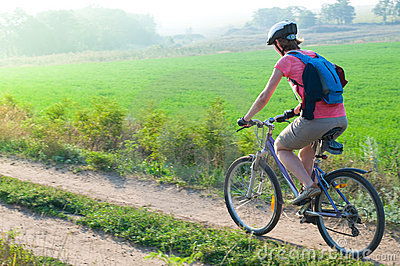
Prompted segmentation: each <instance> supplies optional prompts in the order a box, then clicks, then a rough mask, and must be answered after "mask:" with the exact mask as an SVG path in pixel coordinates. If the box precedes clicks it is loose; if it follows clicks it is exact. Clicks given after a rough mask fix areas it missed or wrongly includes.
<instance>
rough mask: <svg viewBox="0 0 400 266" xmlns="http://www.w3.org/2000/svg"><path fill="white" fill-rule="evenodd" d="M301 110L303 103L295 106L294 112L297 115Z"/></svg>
mask: <svg viewBox="0 0 400 266" xmlns="http://www.w3.org/2000/svg"><path fill="white" fill-rule="evenodd" d="M300 112H301V103H299V104H298V105H297V106H296V107H295V108H294V113H295V114H296V115H298V114H300Z"/></svg>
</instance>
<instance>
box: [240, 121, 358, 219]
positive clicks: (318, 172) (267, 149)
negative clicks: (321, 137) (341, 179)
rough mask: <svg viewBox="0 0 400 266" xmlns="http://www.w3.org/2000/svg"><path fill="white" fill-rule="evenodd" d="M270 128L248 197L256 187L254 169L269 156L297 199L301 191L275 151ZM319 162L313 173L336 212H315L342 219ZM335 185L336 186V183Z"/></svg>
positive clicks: (256, 162) (257, 160)
mask: <svg viewBox="0 0 400 266" xmlns="http://www.w3.org/2000/svg"><path fill="white" fill-rule="evenodd" d="M268 128H269V130H268V133H267V136H266V141H265V145H264V148H263V149H262V150H261V151H258V152H257V154H256V155H255V160H254V161H253V164H252V166H251V169H252V173H251V179H250V184H249V190H248V191H247V195H246V196H248V197H250V196H251V195H250V194H251V191H252V188H253V186H254V169H255V167H256V166H257V164H259V162H260V158H261V157H262V156H263V155H265V154H269V155H271V156H272V158H274V160H275V163H276V164H277V165H278V168H279V170H280V172H281V173H282V175H283V177H284V179H285V181H286V182H287V184H288V185H289V187H290V189H291V190H292V192H293V194H294V196H295V197H297V196H298V195H299V191H298V190H297V188H296V185H295V184H294V182H293V179H292V177H291V176H290V174H289V172H288V171H287V169H286V168H285V166H284V165H283V164H282V163H281V161H280V160H279V158H278V156H277V154H276V152H275V149H274V143H275V140H274V138H273V137H272V131H273V130H274V126H273V125H272V124H271V125H268ZM319 162H320V161H319V159H317V160H316V161H315V163H314V168H313V171H314V172H315V178H317V180H318V183H319V184H320V186H321V189H322V191H323V193H324V194H325V195H326V196H327V198H328V200H329V202H330V204H331V205H332V207H333V209H334V212H332V213H331V212H315V214H316V215H318V216H328V217H335V218H341V217H342V216H343V213H342V212H340V211H339V209H338V208H337V206H336V204H335V202H334V201H333V200H332V198H331V196H330V195H329V193H328V188H329V185H328V184H327V182H326V181H325V179H324V176H325V175H326V173H325V172H324V171H323V170H322V169H321V168H320V167H319V166H318V164H319ZM333 185H334V186H336V184H335V183H334V184H333ZM335 190H336V192H337V193H338V194H339V195H340V197H342V199H343V200H344V201H345V202H346V203H347V204H350V202H349V201H348V200H347V199H346V197H345V196H344V195H343V193H342V192H341V191H340V190H339V189H338V188H336V187H335Z"/></svg>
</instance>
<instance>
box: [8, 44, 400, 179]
mask: <svg viewBox="0 0 400 266" xmlns="http://www.w3.org/2000/svg"><path fill="white" fill-rule="evenodd" d="M310 48H312V49H313V50H315V51H317V52H319V53H321V54H322V55H324V56H325V57H327V59H329V60H331V61H333V62H335V63H337V64H339V65H341V66H342V67H344V69H345V70H346V74H347V78H348V80H349V81H350V83H349V84H348V85H347V87H346V88H345V104H346V109H347V114H348V117H349V128H348V130H347V131H346V133H345V134H344V135H343V136H342V137H341V140H342V141H343V142H344V143H345V145H346V149H347V153H350V154H351V155H352V156H353V155H356V157H357V158H359V159H362V158H363V157H364V156H365V149H363V147H362V145H363V144H364V143H365V142H366V141H367V138H372V139H374V140H375V141H376V143H377V147H378V148H377V152H378V155H379V156H378V157H379V158H380V159H383V160H386V161H388V162H391V161H393V162H396V160H398V159H396V158H398V156H399V148H398V147H399V142H400V134H399V129H398V121H397V110H396V108H395V106H397V105H398V101H399V98H400V96H399V89H398V86H397V80H396V76H397V73H399V72H400V65H399V64H398V60H397V57H396V56H395V54H396V51H397V50H398V49H399V48H400V43H399V42H392V43H368V44H352V45H335V46H319V47H317V46H316V47H310ZM277 60H278V55H277V54H276V53H275V52H274V51H272V50H264V51H256V52H245V53H229V54H217V55H205V56H192V57H180V58H162V59H148V60H138V61H125V62H107V63H82V64H73V65H59V66H40V67H14V68H1V69H0V75H1V77H2V83H1V84H0V91H1V92H2V93H3V94H12V95H14V96H15V97H16V98H17V99H18V100H20V101H21V102H25V103H29V104H30V105H31V106H32V107H33V108H34V110H36V112H42V111H43V110H44V109H46V107H48V106H49V105H51V104H53V103H56V102H60V101H64V100H66V99H68V100H67V101H66V102H67V105H68V106H69V107H71V109H76V110H78V109H82V108H83V107H86V106H89V103H88V102H89V99H92V97H93V96H106V97H111V98H114V99H116V100H117V101H118V102H119V103H120V104H121V105H122V106H123V107H124V108H126V109H127V110H128V111H129V113H130V114H131V115H132V116H134V117H135V116H137V115H138V114H139V113H140V112H142V111H143V109H144V107H145V106H147V105H148V103H149V102H153V103H155V106H156V107H158V108H161V109H163V110H165V111H166V112H167V114H168V115H170V116H174V117H180V118H182V120H183V121H185V120H189V121H196V120H198V119H201V118H203V117H204V111H205V109H206V108H207V107H208V106H209V105H210V103H211V102H212V101H214V99H215V98H216V97H222V98H223V99H224V100H225V101H226V103H227V104H226V111H227V114H228V118H229V121H231V127H232V129H233V128H234V125H235V120H236V118H238V117H241V116H242V115H243V114H244V113H245V112H246V111H247V109H248V108H249V107H250V105H251V103H252V101H253V100H254V99H255V98H256V96H257V95H258V93H259V92H260V91H261V90H262V88H263V87H264V85H265V83H266V81H267V80H268V77H269V75H270V72H271V70H272V68H273V65H274V63H275V62H276V61H277ZM295 105H296V102H295V100H294V96H293V95H292V92H291V90H290V89H289V85H288V84H287V82H285V81H284V80H283V81H282V82H281V84H280V85H279V87H278V90H277V91H276V93H275V95H274V96H273V98H272V100H271V102H270V103H269V104H268V106H267V107H266V108H265V110H263V111H262V112H261V113H260V114H259V115H257V118H267V117H269V116H272V115H274V114H278V113H281V111H283V110H286V109H288V108H291V107H293V106H295ZM281 128H282V126H280V127H278V130H276V132H280V129H281ZM395 171H396V170H395Z"/></svg>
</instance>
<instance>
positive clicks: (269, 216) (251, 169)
mask: <svg viewBox="0 0 400 266" xmlns="http://www.w3.org/2000/svg"><path fill="white" fill-rule="evenodd" d="M291 117H293V115H291ZM288 118H290V117H288V115H287V113H285V115H278V116H276V117H273V118H269V119H267V120H265V121H260V120H252V121H253V124H252V125H251V126H257V127H256V136H257V140H258V141H259V144H260V146H261V148H262V149H261V150H259V151H258V152H257V153H256V154H251V155H248V156H244V157H240V158H238V159H236V160H235V161H234V162H233V163H232V164H231V166H230V167H229V168H228V170H227V174H226V178H225V185H224V195H225V203H226V206H227V208H228V211H229V214H230V215H231V217H232V219H233V220H234V222H235V223H236V224H237V225H238V226H239V227H241V228H242V229H244V230H245V231H246V232H248V233H251V234H254V235H264V234H266V233H268V232H270V231H271V230H272V229H273V228H274V227H275V226H276V224H277V223H278V220H279V218H280V215H281V212H282V205H283V198H282V191H281V187H280V184H279V181H278V179H277V176H276V174H275V173H274V171H273V170H272V169H271V167H270V166H269V165H268V163H267V158H268V156H271V157H272V158H273V161H275V163H276V164H277V166H278V168H279V171H280V172H281V174H282V176H283V178H284V180H285V181H286V182H287V184H288V186H289V188H290V190H291V191H292V192H293V194H294V196H295V197H297V196H298V194H299V191H298V190H297V188H296V185H295V183H294V182H293V179H292V178H291V176H290V175H289V173H288V171H287V170H286V168H285V167H284V166H283V165H282V163H281V162H280V161H279V159H278V157H277V155H276V153H275V150H274V139H273V138H272V132H273V130H274V128H275V127H274V123H275V122H289V121H288V120H287V119H288ZM289 123H290V122H289ZM261 128H262V129H263V135H265V132H264V129H265V128H268V132H267V133H266V137H265V138H264V137H263V136H262V137H260V136H259V134H258V131H259V129H261ZM241 129H244V128H241ZM241 129H239V130H241ZM338 130H340V128H334V129H332V130H330V131H329V132H327V133H326V134H325V135H324V136H323V137H322V138H321V139H320V140H318V142H317V143H316V155H315V162H314V168H313V176H314V180H315V178H316V180H317V183H318V185H319V186H320V188H321V190H322V192H321V194H320V195H318V196H316V197H315V198H313V199H310V200H306V201H305V202H302V203H301V205H302V207H301V209H300V210H299V211H298V213H297V214H298V215H299V216H300V218H301V220H300V223H312V224H314V225H317V227H318V230H319V232H320V234H321V235H322V237H323V239H324V240H325V242H326V243H327V244H328V246H330V247H331V248H334V249H336V250H337V251H339V252H341V253H342V254H344V255H350V256H352V257H355V258H362V257H364V256H368V255H370V254H371V253H372V252H373V251H374V250H375V249H376V248H377V247H378V245H379V243H380V241H381V239H382V236H383V232H384V228H385V214H384V209H383V205H382V201H381V199H380V198H379V195H378V193H377V191H376V190H375V188H374V187H373V186H372V185H371V183H370V182H369V181H368V180H367V179H366V178H364V177H363V176H362V175H363V174H366V173H368V172H367V171H365V170H362V169H356V168H341V169H338V170H334V171H331V172H329V173H325V172H324V171H323V170H322V169H321V168H320V167H319V164H320V163H321V161H322V160H324V159H327V155H325V154H323V153H324V151H328V152H330V153H332V154H340V153H341V152H342V150H343V145H342V144H340V143H338V142H336V141H335V140H334V136H335V134H336V133H337V131H338Z"/></svg>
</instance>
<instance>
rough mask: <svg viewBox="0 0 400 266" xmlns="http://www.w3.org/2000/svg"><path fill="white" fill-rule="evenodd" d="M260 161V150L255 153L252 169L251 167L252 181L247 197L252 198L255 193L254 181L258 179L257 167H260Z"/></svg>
mask: <svg viewBox="0 0 400 266" xmlns="http://www.w3.org/2000/svg"><path fill="white" fill-rule="evenodd" d="M259 162H260V155H259V152H257V154H256V155H255V158H254V161H253V162H252V164H251V166H250V169H251V174H250V182H249V187H248V188H247V193H246V198H248V199H250V198H251V197H252V196H253V195H252V194H253V188H254V183H255V180H256V169H257V167H259Z"/></svg>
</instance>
